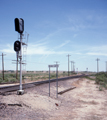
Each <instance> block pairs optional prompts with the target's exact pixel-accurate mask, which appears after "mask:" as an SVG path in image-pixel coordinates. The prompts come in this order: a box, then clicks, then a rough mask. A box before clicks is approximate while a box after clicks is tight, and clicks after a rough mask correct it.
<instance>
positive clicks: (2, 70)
mask: <svg viewBox="0 0 107 120" xmlns="http://www.w3.org/2000/svg"><path fill="white" fill-rule="evenodd" d="M4 55H6V54H3V53H2V55H0V56H2V77H3V80H4V58H3V57H4Z"/></svg>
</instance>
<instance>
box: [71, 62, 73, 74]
mask: <svg viewBox="0 0 107 120" xmlns="http://www.w3.org/2000/svg"><path fill="white" fill-rule="evenodd" d="M72 63H73V61H71V74H72V71H73V69H72Z"/></svg>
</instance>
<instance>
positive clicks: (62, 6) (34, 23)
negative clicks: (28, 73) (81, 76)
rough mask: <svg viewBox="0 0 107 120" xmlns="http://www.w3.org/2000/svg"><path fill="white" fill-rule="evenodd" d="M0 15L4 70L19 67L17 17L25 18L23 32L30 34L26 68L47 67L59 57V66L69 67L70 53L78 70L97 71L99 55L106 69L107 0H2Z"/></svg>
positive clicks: (62, 68) (0, 48)
mask: <svg viewBox="0 0 107 120" xmlns="http://www.w3.org/2000/svg"><path fill="white" fill-rule="evenodd" d="M0 15H1V16H0V18H1V19H0V28H1V29H0V54H2V53H4V54H6V56H5V57H4V61H5V70H14V69H15V68H16V66H15V64H12V60H15V59H16V53H15V51H14V50H13V44H14V42H15V41H16V40H18V33H17V32H16V31H15V26H14V19H15V18H23V19H24V34H25V31H26V32H27V33H28V34H29V39H28V47H27V55H26V56H27V57H26V61H27V66H26V70H48V65H49V64H54V63H55V61H59V64H60V66H59V70H64V71H66V70H68V58H67V55H68V54H70V55H71V56H70V57H69V60H70V61H74V62H75V68H78V70H79V71H85V70H86V68H87V67H88V70H89V71H97V62H96V59H97V58H99V59H100V61H99V70H100V71H105V70H106V64H105V61H107V0H18V1H16V0H1V1H0ZM0 62H1V65H2V61H1V59H0ZM1 65H0V69H2V66H1ZM69 65H70V70H71V63H70V64H69ZM52 70H55V68H53V69H52Z"/></svg>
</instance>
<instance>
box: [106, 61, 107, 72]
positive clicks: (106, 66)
mask: <svg viewBox="0 0 107 120" xmlns="http://www.w3.org/2000/svg"><path fill="white" fill-rule="evenodd" d="M106 72H107V61H106Z"/></svg>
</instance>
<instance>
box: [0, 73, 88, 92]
mask: <svg viewBox="0 0 107 120" xmlns="http://www.w3.org/2000/svg"><path fill="white" fill-rule="evenodd" d="M83 76H87V75H84V74H83V75H77V76H70V77H64V78H58V81H63V80H67V79H73V78H80V77H83ZM55 81H56V79H51V80H50V82H55ZM45 83H49V80H45V81H38V82H32V83H25V84H22V86H23V89H27V88H31V87H35V86H36V85H40V84H45ZM17 90H19V85H12V86H2V87H0V94H4V93H6V92H12V91H17Z"/></svg>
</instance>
